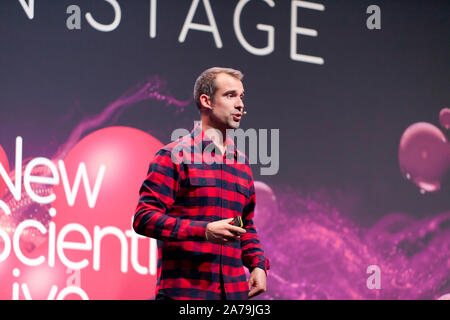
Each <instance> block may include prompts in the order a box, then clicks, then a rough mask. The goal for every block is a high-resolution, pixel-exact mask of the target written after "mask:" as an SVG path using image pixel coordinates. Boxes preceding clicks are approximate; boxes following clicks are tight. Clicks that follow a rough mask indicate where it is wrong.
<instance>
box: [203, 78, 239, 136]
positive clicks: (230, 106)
mask: <svg viewBox="0 0 450 320" xmlns="http://www.w3.org/2000/svg"><path fill="white" fill-rule="evenodd" d="M215 85H216V88H217V90H216V93H215V96H214V102H212V104H211V108H212V110H211V120H213V122H214V123H215V124H216V125H217V126H219V128H220V129H237V128H239V123H240V121H241V116H242V111H243V109H244V102H243V98H244V86H243V85H242V82H241V81H240V80H239V79H237V78H235V77H233V76H231V75H229V74H226V73H219V74H218V75H217V76H216V80H215Z"/></svg>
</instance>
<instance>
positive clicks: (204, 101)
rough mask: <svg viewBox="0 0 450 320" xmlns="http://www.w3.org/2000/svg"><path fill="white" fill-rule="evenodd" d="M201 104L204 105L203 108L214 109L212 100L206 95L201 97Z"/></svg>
mask: <svg viewBox="0 0 450 320" xmlns="http://www.w3.org/2000/svg"><path fill="white" fill-rule="evenodd" d="M200 104H201V105H202V108H206V109H210V110H211V109H212V106H211V98H210V97H209V96H208V95H206V94H202V95H201V96H200Z"/></svg>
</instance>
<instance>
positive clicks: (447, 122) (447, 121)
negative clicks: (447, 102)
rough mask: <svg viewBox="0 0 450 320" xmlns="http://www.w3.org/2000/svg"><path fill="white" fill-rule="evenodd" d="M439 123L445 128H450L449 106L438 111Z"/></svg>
mask: <svg viewBox="0 0 450 320" xmlns="http://www.w3.org/2000/svg"><path fill="white" fill-rule="evenodd" d="M439 123H440V124H441V126H443V127H444V128H445V129H447V130H449V129H450V108H444V109H442V110H441V112H439Z"/></svg>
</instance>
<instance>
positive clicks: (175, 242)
mask: <svg viewBox="0 0 450 320" xmlns="http://www.w3.org/2000/svg"><path fill="white" fill-rule="evenodd" d="M242 77H243V75H242V73H241V72H240V71H237V70H234V69H229V68H218V67H215V68H211V69H208V70H206V71H204V72H203V73H202V74H201V75H200V76H199V77H198V79H197V81H196V83H195V86H194V100H195V102H196V104H197V107H198V110H199V112H200V115H201V122H198V123H197V124H196V125H195V126H194V129H193V130H192V131H191V133H190V134H189V135H186V136H184V137H181V138H179V139H178V140H176V141H173V142H172V143H170V144H168V145H166V146H164V147H163V148H161V149H160V150H159V151H158V152H157V153H156V155H155V157H154V159H153V161H152V162H151V164H150V168H149V171H148V174H147V177H146V179H145V181H144V183H143V184H142V187H141V189H140V191H139V194H140V199H139V203H138V205H137V208H136V212H135V215H134V220H133V227H134V230H135V231H136V232H137V233H139V234H141V235H145V236H148V237H152V238H155V239H158V272H157V276H158V279H157V284H156V299H157V300H158V299H216V300H217V299H222V300H236V299H239V300H242V299H249V298H252V297H255V296H256V295H258V294H260V293H262V292H265V291H266V271H267V270H268V269H269V267H270V265H269V260H268V259H267V258H266V257H265V256H264V252H263V250H262V248H261V245H260V242H259V239H258V236H257V233H256V229H255V226H254V225H253V221H252V219H253V216H254V209H255V203H256V202H255V200H256V199H255V188H254V183H253V175H252V171H251V168H250V166H249V162H248V158H247V157H245V155H243V154H242V153H241V152H240V151H238V150H237V149H236V147H235V145H234V142H233V139H231V138H230V137H227V135H226V133H227V129H228V130H229V129H236V128H238V127H239V123H240V119H241V116H242V112H243V109H244V104H243V96H244V88H243V85H242V82H241V79H242ZM180 150H181V151H180ZM208 150H209V151H208ZM225 150H226V152H225ZM206 156H208V157H209V158H208V160H213V161H205V158H206ZM242 159H243V160H242ZM199 160H200V161H199ZM239 160H240V161H239ZM237 216H239V217H241V218H242V222H243V224H242V228H241V227H239V226H236V225H232V220H233V219H234V218H235V217H237ZM244 266H245V267H247V268H248V269H249V271H250V277H249V279H248V282H247V279H246V275H245V270H244Z"/></svg>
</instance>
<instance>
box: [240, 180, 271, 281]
mask: <svg viewBox="0 0 450 320" xmlns="http://www.w3.org/2000/svg"><path fill="white" fill-rule="evenodd" d="M250 178H251V181H250V188H249V190H250V198H249V201H248V202H247V204H246V205H245V207H244V211H243V214H242V217H243V222H244V226H245V227H244V228H245V230H246V231H247V232H246V233H244V234H243V235H241V248H242V261H243V263H244V266H245V267H247V268H248V269H249V271H250V272H251V271H253V269H254V268H256V267H258V268H261V269H263V270H264V271H266V273H267V270H269V269H270V261H269V258H267V257H266V256H264V251H263V249H262V247H261V243H260V241H259V238H258V234H257V233H256V228H255V225H254V224H253V217H254V214H255V205H256V194H255V186H254V183H253V176H252V175H250Z"/></svg>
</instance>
